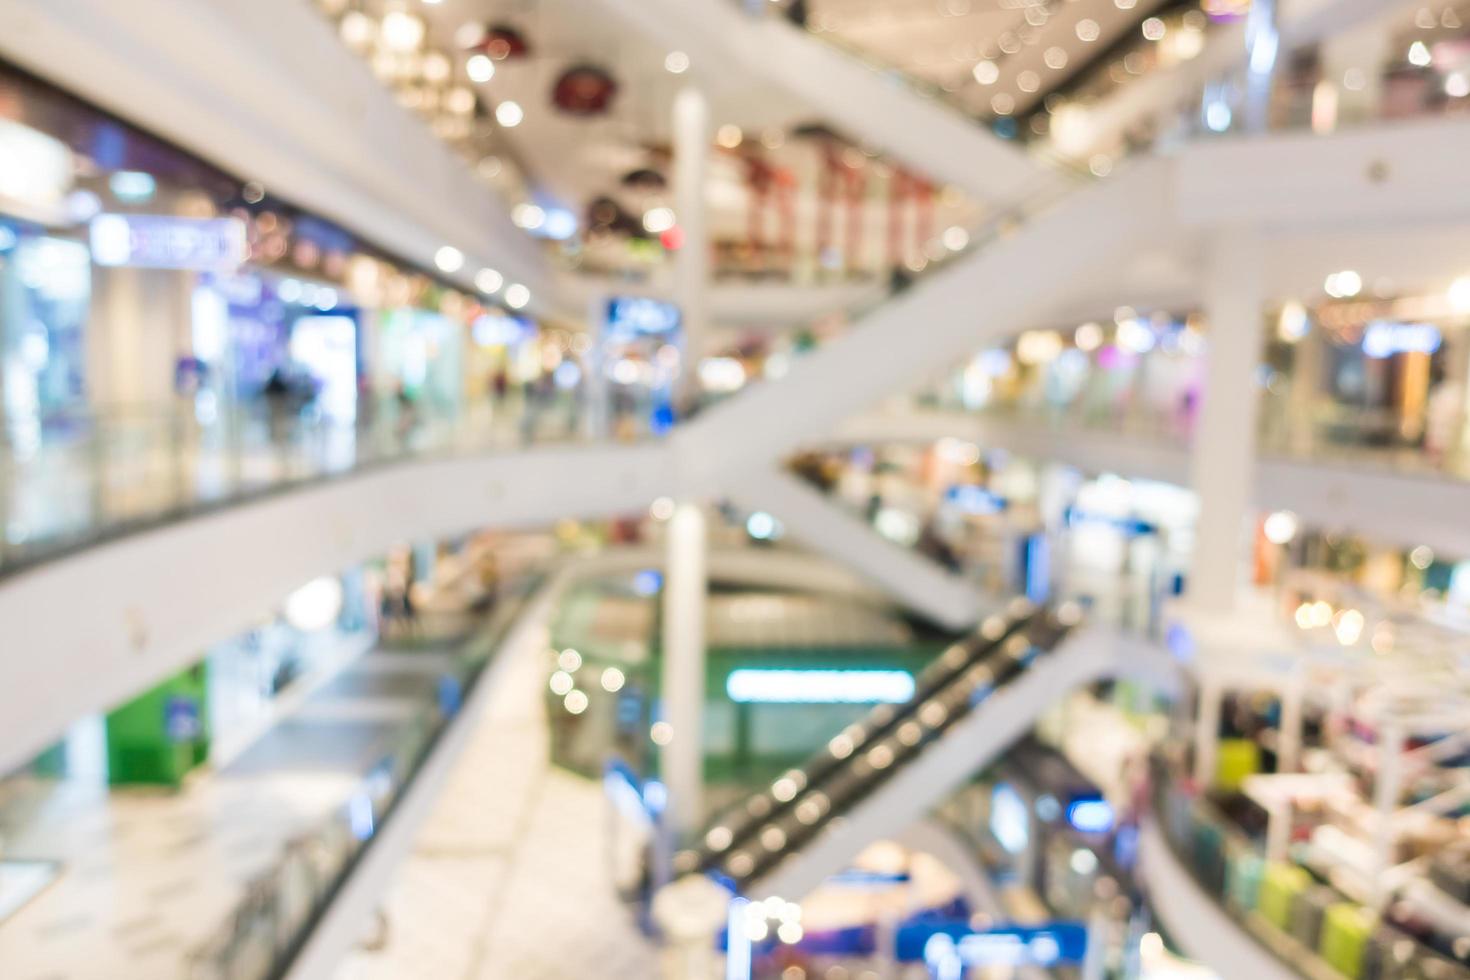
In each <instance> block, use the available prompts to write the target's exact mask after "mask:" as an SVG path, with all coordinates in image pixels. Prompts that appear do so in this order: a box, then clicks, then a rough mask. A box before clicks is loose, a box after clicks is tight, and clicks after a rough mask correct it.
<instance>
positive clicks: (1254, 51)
mask: <svg viewBox="0 0 1470 980" xmlns="http://www.w3.org/2000/svg"><path fill="white" fill-rule="evenodd" d="M1276 24H1277V14H1276V0H1253V2H1252V3H1251V9H1250V13H1249V14H1248V15H1247V17H1246V21H1245V58H1246V71H1245V120H1244V121H1245V131H1246V132H1248V133H1261V132H1265V130H1266V127H1267V125H1268V124H1269V123H1270V112H1271V86H1272V83H1273V81H1274V80H1275V77H1276V62H1277V55H1278V54H1279V53H1280V46H1281V35H1280V34H1279V33H1278V31H1277V29H1276Z"/></svg>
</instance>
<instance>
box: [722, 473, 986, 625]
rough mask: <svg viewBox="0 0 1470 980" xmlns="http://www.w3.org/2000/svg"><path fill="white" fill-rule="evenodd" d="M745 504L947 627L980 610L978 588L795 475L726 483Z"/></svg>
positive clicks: (969, 620) (975, 615)
mask: <svg viewBox="0 0 1470 980" xmlns="http://www.w3.org/2000/svg"><path fill="white" fill-rule="evenodd" d="M728 493H729V496H730V497H731V499H732V500H733V501H735V502H736V503H737V504H739V505H741V506H743V507H745V508H747V509H749V510H756V509H760V510H764V511H767V512H769V513H770V514H772V515H773V516H775V517H776V518H777V519H778V520H779V521H780V522H781V523H782V525H783V526H784V527H785V529H786V533H787V534H788V535H790V536H791V537H792V538H794V539H795V540H796V541H798V542H800V543H801V544H803V545H805V546H806V547H807V548H809V549H811V550H812V551H815V552H817V553H819V554H823V555H827V556H828V557H830V558H835V559H838V560H839V561H841V562H842V563H843V564H844V565H845V566H846V567H848V568H850V569H852V570H853V571H854V572H856V573H857V574H858V575H860V576H862V577H863V578H864V579H866V580H868V581H870V582H872V583H873V584H874V585H876V586H878V587H879V588H881V589H882V590H883V591H884V592H885V593H887V594H888V595H891V596H893V597H894V598H895V599H897V600H898V601H899V602H901V603H902V604H903V605H905V606H907V607H908V608H910V609H912V610H914V611H915V612H918V613H920V614H921V615H923V616H924V617H926V618H928V619H930V620H932V621H933V622H935V623H938V624H939V625H941V626H944V627H947V628H949V629H955V630H959V629H964V628H966V627H968V626H972V625H973V624H974V623H975V622H976V620H978V619H979V618H980V616H981V614H982V612H983V609H982V601H981V599H982V596H981V593H980V590H979V589H978V588H977V587H976V586H975V585H974V584H972V583H970V582H967V581H965V580H964V579H962V578H960V577H959V576H958V575H955V574H953V573H951V572H948V571H945V570H944V569H943V568H941V567H940V566H939V565H938V564H936V563H935V562H933V561H932V560H930V559H929V558H926V557H924V556H923V555H921V554H919V553H918V552H916V551H914V550H913V549H912V548H905V547H903V546H902V545H899V544H895V543H894V542H892V541H889V540H888V539H887V538H884V537H882V536H881V535H880V534H878V532H877V531H875V530H873V528H871V527H870V526H868V525H867V524H866V523H864V522H863V521H861V520H859V519H858V518H857V517H856V516H854V515H852V514H849V513H847V512H846V511H844V510H843V509H842V508H841V507H839V506H838V505H836V504H835V503H833V502H832V501H831V500H828V499H827V498H826V497H823V496H822V495H821V493H819V492H818V491H817V490H816V489H814V488H813V487H810V486H808V485H807V484H806V483H803V482H802V481H801V480H800V479H799V478H798V477H795V476H792V475H791V474H789V473H786V472H784V471H781V470H775V469H771V470H760V471H756V472H753V473H751V474H749V475H748V476H745V477H742V478H741V479H740V480H739V481H737V482H736V483H734V484H732V485H731V486H730V487H729V488H728Z"/></svg>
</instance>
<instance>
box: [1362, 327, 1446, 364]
mask: <svg viewBox="0 0 1470 980" xmlns="http://www.w3.org/2000/svg"><path fill="white" fill-rule="evenodd" d="M1440 340H1441V338H1440V335H1439V328H1438V327H1436V326H1435V325H1434V324H1432V323H1394V322H1392V321H1390V320H1374V321H1373V322H1372V323H1370V324H1368V326H1367V328H1366V329H1364V331H1363V353H1364V355H1366V356H1368V357H1372V358H1375V359H1377V358H1384V357H1392V356H1393V355H1394V354H1433V353H1434V352H1435V351H1437V350H1439V345H1440Z"/></svg>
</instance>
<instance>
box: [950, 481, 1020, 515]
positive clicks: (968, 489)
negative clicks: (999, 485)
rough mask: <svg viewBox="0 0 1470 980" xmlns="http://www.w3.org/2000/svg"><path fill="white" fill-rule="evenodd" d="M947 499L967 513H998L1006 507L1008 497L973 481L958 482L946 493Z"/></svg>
mask: <svg viewBox="0 0 1470 980" xmlns="http://www.w3.org/2000/svg"><path fill="white" fill-rule="evenodd" d="M944 497H945V500H947V501H948V502H949V503H950V504H951V505H953V506H954V507H956V508H957V509H959V510H962V511H964V512H965V513H966V514H975V515H981V516H983V515H986V514H998V513H1000V512H1001V511H1003V510H1005V509H1006V499H1005V498H1004V497H1002V496H1000V494H998V493H995V492H994V491H992V490H988V489H986V488H985V487H982V486H977V485H975V484H973V483H957V484H955V485H954V486H952V487H950V488H949V489H948V490H947V491H945V494H944Z"/></svg>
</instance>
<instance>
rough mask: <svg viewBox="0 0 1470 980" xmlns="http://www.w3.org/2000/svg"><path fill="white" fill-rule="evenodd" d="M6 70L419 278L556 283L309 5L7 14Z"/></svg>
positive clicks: (144, 5)
mask: <svg viewBox="0 0 1470 980" xmlns="http://www.w3.org/2000/svg"><path fill="white" fill-rule="evenodd" d="M0 57H4V58H6V59H7V60H10V61H13V62H14V63H16V64H18V65H20V66H22V67H23V68H25V69H27V70H29V71H32V72H34V73H35V74H37V75H40V76H42V77H43V78H46V79H48V80H50V81H52V82H55V83H56V84H57V85H60V86H62V87H64V88H66V89H69V90H70V91H73V92H76V93H78V94H79V95H81V96H82V97H84V98H86V99H89V100H91V101H93V102H95V103H97V104H98V105H100V106H101V107H102V108H104V109H106V110H108V111H111V112H114V113H116V114H117V115H119V116H121V117H122V118H124V119H127V120H129V121H131V122H134V123H136V124H138V125H140V126H142V127H144V128H146V129H148V130H151V131H152V132H154V133H157V134H158V135H160V136H163V137H164V138H166V139H169V140H172V141H173V142H175V143H177V144H179V145H180V146H182V147H184V148H185V149H187V150H189V151H190V152H192V153H195V154H197V155H199V156H201V157H203V158H205V159H207V160H211V161H214V162H215V163H216V164H217V165H219V166H220V167H221V168H222V169H223V170H225V171H226V172H230V173H235V174H237V175H239V177H240V178H241V179H242V180H258V181H261V182H262V183H264V184H265V186H266V188H267V190H268V191H269V192H271V193H279V194H282V195H283V196H285V197H286V198H287V199H288V200H290V201H291V202H293V203H295V204H298V205H300V206H302V207H306V208H310V209H312V210H314V211H316V212H318V213H320V214H322V215H324V216H326V217H328V218H330V219H332V220H334V221H337V222H340V223H341V224H342V225H343V227H345V228H347V229H349V230H351V231H353V232H355V233H357V234H359V235H362V236H364V237H365V238H367V239H368V240H370V241H372V242H373V243H374V244H376V245H378V246H380V247H382V248H385V249H387V250H389V251H390V252H393V253H396V254H398V255H401V256H402V257H404V258H405V259H408V260H410V261H413V262H416V263H418V264H419V265H422V266H425V267H432V262H433V255H434V253H435V251H436V250H437V249H438V248H439V247H440V246H442V245H445V244H450V245H453V246H455V247H457V248H459V249H460V250H461V251H463V252H464V253H465V255H466V256H467V258H468V260H469V261H468V262H467V264H466V268H465V270H464V277H465V285H466V286H469V285H470V279H471V277H472V276H473V275H474V273H475V271H476V270H477V269H478V268H480V266H481V265H489V266H492V267H494V268H497V269H499V270H500V271H501V272H502V273H504V274H505V276H506V278H507V279H508V280H511V281H519V282H523V283H525V284H526V285H527V286H529V287H530V288H531V291H532V295H533V297H534V296H536V295H537V294H539V293H541V292H543V291H545V290H547V289H548V288H549V286H550V277H549V274H548V270H547V268H546V263H545V260H544V258H543V257H542V255H541V253H540V250H539V249H538V248H537V247H536V246H535V243H534V242H532V241H531V240H530V239H529V238H528V237H527V236H526V235H525V234H524V233H523V232H521V231H520V230H519V229H517V228H516V227H515V226H514V225H513V224H512V223H511V221H510V217H509V212H508V210H507V208H506V207H505V205H504V204H503V203H502V202H501V201H500V200H499V199H498V198H497V197H496V196H495V194H494V193H493V192H492V191H491V190H490V189H489V188H488V187H486V186H485V185H484V184H483V183H482V182H480V181H479V180H477V179H476V178H475V176H474V175H473V174H472V173H471V172H470V170H469V168H468V167H467V166H466V165H465V164H464V163H463V162H462V161H461V160H460V159H459V158H458V157H457V156H456V155H455V153H454V152H453V151H452V150H450V148H449V147H448V145H447V144H445V143H444V142H443V141H441V140H439V139H438V138H437V137H435V136H434V135H433V134H432V133H431V132H430V130H429V127H428V126H427V125H426V124H425V123H424V122H423V120H421V119H420V118H418V117H417V116H415V115H413V114H412V113H410V112H409V111H408V110H406V109H404V108H402V107H400V106H399V105H398V104H397V103H396V102H395V101H394V99H393V96H392V94H391V93H390V92H389V91H388V89H387V88H386V87H385V86H384V85H383V84H382V82H380V81H379V80H378V79H377V78H376V77H374V75H373V73H372V71H371V69H370V68H369V67H368V65H367V63H366V62H365V61H364V60H363V59H361V58H359V57H358V56H357V55H355V54H353V53H352V52H351V51H349V50H348V49H347V48H346V46H345V45H343V44H342V43H341V42H340V41H338V40H337V38H336V36H335V33H334V31H333V29H332V26H331V24H330V23H329V22H328V21H327V19H326V18H325V17H324V16H323V15H322V14H321V13H319V12H318V11H317V10H316V9H314V7H313V5H311V4H306V3H301V2H299V0H251V2H250V3H186V4H180V3H176V2H171V0H128V2H127V3H112V2H108V0H46V2H44V3H35V2H21V3H7V4H0Z"/></svg>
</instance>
